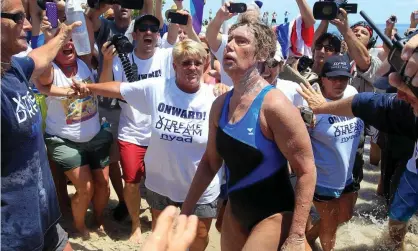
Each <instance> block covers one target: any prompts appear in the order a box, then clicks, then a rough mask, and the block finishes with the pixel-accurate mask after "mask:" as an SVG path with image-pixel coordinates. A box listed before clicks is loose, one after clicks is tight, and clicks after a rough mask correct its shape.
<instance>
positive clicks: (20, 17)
mask: <svg viewBox="0 0 418 251" xmlns="http://www.w3.org/2000/svg"><path fill="white" fill-rule="evenodd" d="M1 18H6V19H11V20H13V21H14V22H15V23H17V24H23V23H24V22H25V19H26V14H25V13H23V12H18V13H15V14H11V13H4V12H2V13H1Z"/></svg>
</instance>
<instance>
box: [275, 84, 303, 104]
mask: <svg viewBox="0 0 418 251" xmlns="http://www.w3.org/2000/svg"><path fill="white" fill-rule="evenodd" d="M276 88H277V89H279V90H280V91H282V92H283V94H284V95H285V96H286V97H287V98H288V99H289V100H290V102H292V103H293V105H294V106H296V107H299V106H308V103H306V101H305V100H304V99H303V97H302V96H301V95H300V94H299V93H298V92H297V89H300V86H299V85H298V84H297V83H295V82H293V81H288V80H283V79H277V84H276Z"/></svg>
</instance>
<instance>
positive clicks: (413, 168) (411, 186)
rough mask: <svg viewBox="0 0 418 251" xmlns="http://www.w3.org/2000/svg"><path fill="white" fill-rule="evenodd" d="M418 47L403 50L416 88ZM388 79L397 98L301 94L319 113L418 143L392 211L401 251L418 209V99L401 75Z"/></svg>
mask: <svg viewBox="0 0 418 251" xmlns="http://www.w3.org/2000/svg"><path fill="white" fill-rule="evenodd" d="M417 48H418V35H415V36H414V37H413V38H411V39H410V41H409V42H408V43H407V44H406V45H405V48H404V49H403V51H402V59H403V60H405V61H406V60H408V64H407V66H406V68H405V69H406V70H405V76H406V77H409V78H410V79H411V83H412V85H413V86H415V87H418V50H417ZM388 80H389V83H390V84H391V85H392V86H393V87H395V88H397V96H394V95H391V94H374V93H359V94H357V95H355V96H353V97H350V98H347V99H343V100H339V101H335V102H326V101H325V99H324V97H323V96H322V94H321V92H320V90H319V91H316V90H314V89H313V88H312V87H311V86H304V85H302V86H301V87H302V91H300V94H301V95H302V96H303V97H304V98H305V99H306V101H307V102H308V104H309V106H310V107H311V109H312V110H313V111H314V113H316V114H335V115H339V116H347V117H353V116H356V117H359V118H361V119H362V120H363V121H364V122H365V123H368V124H370V125H372V126H374V127H376V128H377V129H379V130H380V131H382V132H385V133H389V134H398V135H403V136H405V137H408V138H409V139H412V140H414V141H416V143H415V149H414V151H413V155H412V157H411V158H410V159H409V161H408V163H407V164H406V170H405V171H404V173H403V174H402V177H401V180H400V182H399V186H398V188H397V190H396V192H395V194H394V196H393V198H392V204H391V206H390V210H389V233H390V236H391V238H392V241H393V242H394V244H395V245H396V247H395V249H396V250H397V249H398V248H400V247H402V246H403V239H404V237H405V234H406V231H407V223H408V221H409V219H410V218H411V217H412V216H413V215H414V214H415V212H417V210H418V164H417V162H418V98H417V97H416V96H415V95H414V94H413V93H412V91H411V90H410V89H409V88H408V86H407V85H406V84H405V83H404V82H402V80H401V77H400V76H399V74H397V73H391V74H390V75H389V79H388Z"/></svg>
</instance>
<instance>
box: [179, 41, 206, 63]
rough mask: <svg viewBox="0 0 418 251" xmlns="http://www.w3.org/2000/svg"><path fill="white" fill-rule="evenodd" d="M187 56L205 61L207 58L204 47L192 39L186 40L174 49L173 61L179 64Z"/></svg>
mask: <svg viewBox="0 0 418 251" xmlns="http://www.w3.org/2000/svg"><path fill="white" fill-rule="evenodd" d="M186 56H199V57H200V58H201V59H202V60H203V61H204V59H205V58H206V56H207V52H206V50H205V49H204V48H203V46H202V45H201V44H200V43H198V42H196V41H193V40H191V39H184V40H183V41H181V42H178V43H176V44H175V45H174V47H173V61H174V62H176V63H179V62H180V60H181V59H182V58H184V57H186Z"/></svg>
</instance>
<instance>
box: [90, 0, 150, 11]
mask: <svg viewBox="0 0 418 251" xmlns="http://www.w3.org/2000/svg"><path fill="white" fill-rule="evenodd" d="M102 3H103V4H117V5H120V6H121V7H122V8H126V9H132V10H141V9H142V7H144V0H87V4H88V6H89V7H90V8H95V9H98V8H99V6H100V4H102Z"/></svg>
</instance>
